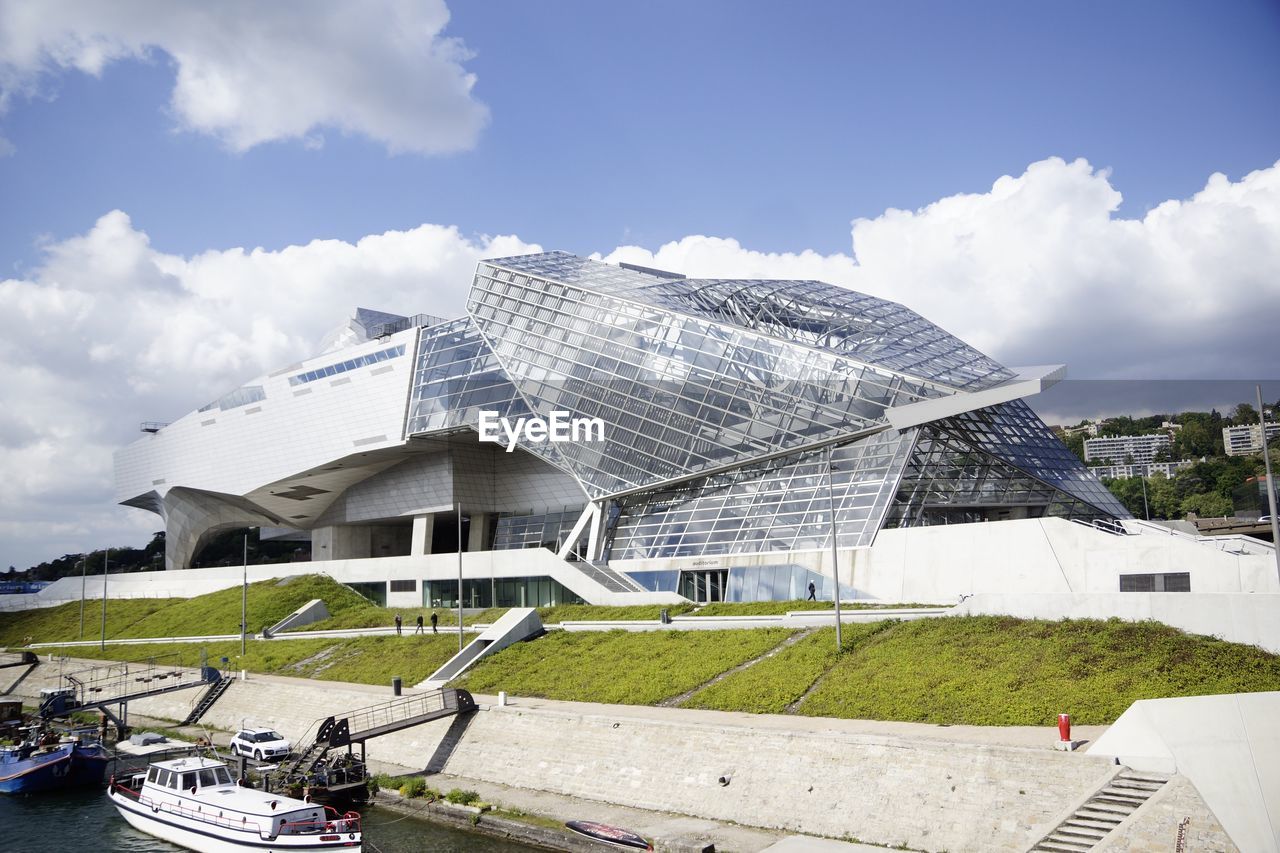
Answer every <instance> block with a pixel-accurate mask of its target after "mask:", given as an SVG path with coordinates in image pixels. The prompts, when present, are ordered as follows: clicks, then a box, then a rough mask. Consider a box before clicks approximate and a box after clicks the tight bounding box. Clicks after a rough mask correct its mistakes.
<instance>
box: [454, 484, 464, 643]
mask: <svg viewBox="0 0 1280 853" xmlns="http://www.w3.org/2000/svg"><path fill="white" fill-rule="evenodd" d="M454 506H455V507H457V510H458V651H462V504H460V503H455V504H454Z"/></svg>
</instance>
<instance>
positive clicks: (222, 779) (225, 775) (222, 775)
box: [213, 767, 231, 785]
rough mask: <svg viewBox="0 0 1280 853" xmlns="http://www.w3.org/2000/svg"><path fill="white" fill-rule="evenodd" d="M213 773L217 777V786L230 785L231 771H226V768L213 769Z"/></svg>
mask: <svg viewBox="0 0 1280 853" xmlns="http://www.w3.org/2000/svg"><path fill="white" fill-rule="evenodd" d="M213 772H214V773H216V774H217V775H218V784H219V785H230V784H231V771H230V770H228V769H227V768H225V767H215V768H214V771H213Z"/></svg>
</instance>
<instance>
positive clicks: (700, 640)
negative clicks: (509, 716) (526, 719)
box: [457, 628, 791, 705]
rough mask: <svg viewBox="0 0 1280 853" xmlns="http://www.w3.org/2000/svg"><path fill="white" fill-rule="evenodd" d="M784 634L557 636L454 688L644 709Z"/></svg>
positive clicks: (493, 661)
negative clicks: (640, 707) (642, 706)
mask: <svg viewBox="0 0 1280 853" xmlns="http://www.w3.org/2000/svg"><path fill="white" fill-rule="evenodd" d="M790 634H791V632H790V631H785V630H782V629H780V628H762V629H753V630H745V631H644V632H636V633H632V632H629V631H607V632H603V631H583V632H568V631H559V632H555V633H552V634H548V635H547V636H545V637H543V638H542V639H540V640H535V641H533V642H529V643H517V644H516V645H514V646H510V647H508V648H506V649H503V650H502V651H501V652H498V653H497V654H496V655H494V656H492V657H489V658H485V659H484V660H482V661H480V662H479V663H478V664H476V666H475V668H474V669H473V670H471V672H469V673H467V674H466V675H464V676H463V677H462V678H461V679H460V680H459V681H458V682H457V686H460V687H465V688H466V689H468V690H470V691H472V692H473V693H497V692H498V691H499V690H505V691H507V692H509V693H515V694H518V695H523V696H541V697H544V698H547V699H574V700H579V701H583V702H609V703H616V704H623V705H652V704H655V703H658V702H661V701H662V700H664V699H669V698H671V697H673V696H678V695H680V694H681V693H684V692H686V691H688V690H692V689H693V688H695V687H697V686H698V685H700V684H703V683H705V682H707V681H709V680H711V679H712V678H714V677H715V676H716V675H719V674H720V673H722V672H724V671H725V670H728V669H732V668H733V667H735V666H737V665H738V664H740V663H743V662H744V661H748V660H751V659H752V658H754V657H758V656H759V655H762V654H764V653H765V652H766V651H768V650H769V649H771V648H773V647H774V646H777V645H778V644H779V643H781V642H782V641H783V640H785V639H786V638H787V637H788V636H790Z"/></svg>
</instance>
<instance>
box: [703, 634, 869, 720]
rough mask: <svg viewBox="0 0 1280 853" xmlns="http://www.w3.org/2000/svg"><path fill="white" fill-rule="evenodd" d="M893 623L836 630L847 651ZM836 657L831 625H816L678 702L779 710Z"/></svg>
mask: <svg viewBox="0 0 1280 853" xmlns="http://www.w3.org/2000/svg"><path fill="white" fill-rule="evenodd" d="M892 624H894V623H892V622H870V623H867V624H861V625H845V626H843V627H842V629H841V634H840V639H841V644H842V646H841V647H842V648H843V649H844V650H845V653H846V654H847V653H848V652H849V651H850V650H851V649H853V648H855V647H856V646H857V645H858V644H859V643H861V642H862V641H864V640H865V639H867V638H868V637H871V636H874V635H875V634H877V633H879V632H880V631H883V630H884V629H885V628H886V627H888V626H890V625H892ZM835 662H836V629H835V628H821V629H819V630H817V631H814V632H813V633H812V634H810V635H809V636H807V637H805V638H804V639H802V640H800V641H798V642H796V643H794V644H793V645H791V646H788V647H787V648H785V649H782V650H781V651H779V652H778V653H776V654H774V655H771V656H770V657H767V658H765V659H764V660H762V661H760V662H759V663H756V664H752V665H751V666H749V667H747V668H746V669H744V670H742V671H741V672H736V673H734V674H733V675H730V676H728V677H727V678H724V679H723V680H721V681H719V682H717V683H715V684H713V685H711V686H710V687H708V688H706V689H705V690H701V691H699V692H697V693H695V694H694V695H693V696H691V697H689V698H688V699H687V700H685V701H684V703H683V704H682V705H681V707H684V708H709V709H712V710H717V711H749V712H751V713H753V714H783V713H786V711H787V708H789V707H790V706H791V705H792V704H793V703H795V702H796V701H798V700H799V699H800V697H802V696H804V694H805V691H806V690H808V689H809V688H810V686H812V685H813V683H814V682H815V681H817V680H818V679H819V678H820V677H822V675H823V674H825V673H826V671H827V670H829V669H830V668H831V667H832V666H833V665H834V664H835Z"/></svg>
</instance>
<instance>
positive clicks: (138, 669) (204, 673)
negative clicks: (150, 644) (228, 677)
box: [39, 654, 223, 734]
mask: <svg viewBox="0 0 1280 853" xmlns="http://www.w3.org/2000/svg"><path fill="white" fill-rule="evenodd" d="M170 658H173V659H176V658H177V655H176V654H175V655H172V656H169V655H166V656H163V657H159V658H148V659H147V660H145V661H123V662H120V663H112V664H107V665H105V666H95V667H89V668H88V669H82V670H77V671H75V672H69V673H64V674H63V676H62V678H63V680H64V681H65V682H66V686H64V687H56V688H47V689H45V690H41V691H40V712H39V713H40V716H41V717H43V718H46V719H47V718H49V717H60V716H65V715H67V714H69V713H70V712H72V711H93V710H96V711H100V712H102V713H103V714H104V715H106V717H107V719H109V720H110V721H111V722H112V724H114V725H115V726H116V728H117V729H118V730H119V731H120V732H121V733H122V734H123V733H124V732H125V731H126V730H127V729H128V720H129V711H128V706H129V703H130V702H132V701H134V700H135V699H146V698H148V697H151V696H160V695H163V694H165V693H173V692H174V691H177V690H189V689H191V688H193V687H207V686H209V685H216V684H218V683H220V682H221V681H222V680H223V676H222V673H221V672H220V671H218V669H217V668H215V667H212V666H209V665H208V664H207V663H206V664H202V665H201V666H200V667H199V668H194V667H183V666H179V665H177V664H176V662H171V661H170V660H169V659H170ZM112 707H115V708H116V711H115V712H112V710H111V708H112Z"/></svg>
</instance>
